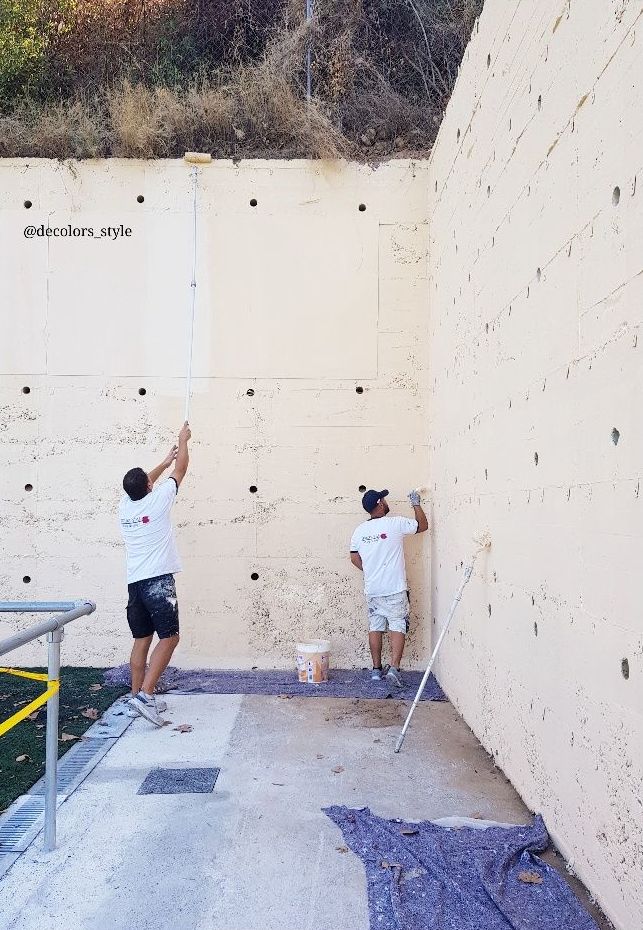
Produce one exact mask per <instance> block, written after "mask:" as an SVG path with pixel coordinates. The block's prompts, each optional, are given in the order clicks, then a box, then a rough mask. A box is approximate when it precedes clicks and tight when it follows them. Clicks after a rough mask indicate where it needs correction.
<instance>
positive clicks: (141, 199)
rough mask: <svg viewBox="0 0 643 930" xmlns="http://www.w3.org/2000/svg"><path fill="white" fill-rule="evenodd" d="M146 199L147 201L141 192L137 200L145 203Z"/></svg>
mask: <svg viewBox="0 0 643 930" xmlns="http://www.w3.org/2000/svg"><path fill="white" fill-rule="evenodd" d="M144 201H145V197H143V195H142V194H139V195H138V197H137V198H136V202H137V203H144Z"/></svg>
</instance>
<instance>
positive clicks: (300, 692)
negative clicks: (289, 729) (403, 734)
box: [105, 665, 446, 701]
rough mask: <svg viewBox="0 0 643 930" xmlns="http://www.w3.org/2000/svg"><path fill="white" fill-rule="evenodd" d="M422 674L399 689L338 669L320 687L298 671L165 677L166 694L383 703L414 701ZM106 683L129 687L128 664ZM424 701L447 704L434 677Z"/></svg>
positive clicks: (176, 672)
mask: <svg viewBox="0 0 643 930" xmlns="http://www.w3.org/2000/svg"><path fill="white" fill-rule="evenodd" d="M421 680H422V672H406V673H405V674H404V687H403V688H395V687H393V686H392V685H391V684H390V683H389V682H387V681H385V680H384V681H371V679H370V670H367V671H364V670H362V669H358V670H355V669H334V670H333V671H331V672H329V679H328V681H327V682H324V683H323V684H319V685H312V684H301V683H300V682H299V681H298V680H297V674H296V672H290V671H283V670H269V671H262V670H256V671H227V670H225V669H224V670H220V671H219V670H215V669H180V668H174V667H173V666H170V667H169V668H167V669H166V670H165V672H164V673H163V675H162V677H161V681H160V686H161V690H164V691H183V692H190V691H193V692H196V693H200V694H268V695H280V694H285V695H288V696H290V697H326V698H328V697H336V698H362V699H363V700H369V699H370V700H382V698H396V699H397V700H401V701H410V700H413V698H414V697H415V694H416V692H417V689H418V687H419V684H420V681H421ZM105 682H106V684H110V685H129V682H130V671H129V666H128V665H118V666H116V668H112V669H109V670H108V671H107V672H106V673H105ZM422 700H423V701H446V696H445V694H444V692H443V691H442V689H441V688H440V685H439V684H438V682H437V680H436V679H435V678H434V677H433V675H431V676H430V677H429V680H428V682H427V685H426V688H425V689H424V694H423V695H422Z"/></svg>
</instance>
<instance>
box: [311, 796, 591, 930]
mask: <svg viewBox="0 0 643 930" xmlns="http://www.w3.org/2000/svg"><path fill="white" fill-rule="evenodd" d="M325 813H326V814H327V815H328V817H330V819H331V820H333V821H334V822H335V823H336V824H337V826H338V827H339V828H340V829H341V831H342V833H343V835H344V839H345V841H346V844H347V845H348V846H349V847H350V849H352V851H353V852H354V853H355V854H356V855H358V856H359V857H360V859H361V860H362V861H363V863H364V867H365V869H366V882H367V893H368V909H369V916H370V925H371V930H598V928H597V926H596V924H595V922H594V920H593V919H592V918H591V917H590V915H589V914H588V913H587V911H586V910H585V909H584V908H583V906H582V905H581V903H580V902H579V901H578V899H577V898H576V896H575V895H574V893H573V892H572V890H571V888H570V887H569V885H568V884H567V883H566V882H565V881H564V879H563V878H562V877H561V876H560V875H559V874H558V872H557V871H556V870H555V869H554V868H552V867H551V866H549V865H547V863H545V862H543V860H542V859H540V858H539V857H538V856H537V855H536V853H538V852H543V851H544V850H545V849H546V848H547V847H548V846H549V835H548V833H547V830H546V829H545V825H544V823H543V820H542V818H541V817H539V816H537V817H535V818H534V820H533V822H532V823H530V824H528V825H527V826H490V827H488V828H487V829H483V830H481V829H474V828H473V827H460V828H455V829H454V828H448V827H444V826H439V825H437V824H435V823H433V822H431V821H423V822H421V823H413V822H405V821H401V820H385V819H383V818H381V817H376V816H375V815H374V814H372V813H371V811H370V810H369V809H368V808H363V809H361V810H351V809H350V808H347V807H328V808H326V809H325Z"/></svg>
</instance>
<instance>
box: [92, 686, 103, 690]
mask: <svg viewBox="0 0 643 930" xmlns="http://www.w3.org/2000/svg"><path fill="white" fill-rule="evenodd" d="M102 688H103V686H102V685H90V686H89V690H90V691H101V690H102Z"/></svg>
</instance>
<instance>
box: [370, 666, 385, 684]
mask: <svg viewBox="0 0 643 930" xmlns="http://www.w3.org/2000/svg"><path fill="white" fill-rule="evenodd" d="M383 677H384V669H383V668H382V667H381V666H380V668H374V669H373V671H372V672H371V681H381V680H382V678H383Z"/></svg>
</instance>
